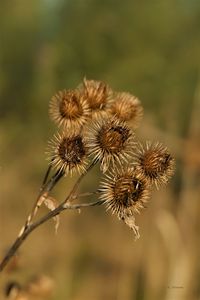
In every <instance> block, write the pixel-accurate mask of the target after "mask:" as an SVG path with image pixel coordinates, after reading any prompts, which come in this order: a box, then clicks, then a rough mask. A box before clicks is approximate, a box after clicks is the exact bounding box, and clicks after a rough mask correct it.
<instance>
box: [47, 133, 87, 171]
mask: <svg viewBox="0 0 200 300" xmlns="http://www.w3.org/2000/svg"><path fill="white" fill-rule="evenodd" d="M87 152H88V148H87V146H86V143H85V140H84V138H83V136H82V135H81V134H67V133H66V132H65V131H64V132H63V133H62V134H57V135H55V136H54V138H53V139H52V140H51V141H50V143H49V160H50V163H51V165H52V166H53V167H54V168H56V169H57V170H60V171H62V172H65V173H66V174H67V173H69V172H70V173H73V172H74V171H76V170H77V171H78V172H79V173H82V172H84V170H85V166H86V163H87V159H86V158H87V154H88V153H87Z"/></svg>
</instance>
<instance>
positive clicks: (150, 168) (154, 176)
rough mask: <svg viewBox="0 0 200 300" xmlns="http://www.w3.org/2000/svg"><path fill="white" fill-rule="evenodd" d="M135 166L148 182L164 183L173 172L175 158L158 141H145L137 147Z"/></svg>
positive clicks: (157, 184)
mask: <svg viewBox="0 0 200 300" xmlns="http://www.w3.org/2000/svg"><path fill="white" fill-rule="evenodd" d="M137 151H138V153H137V161H136V167H137V169H138V171H139V172H140V173H141V174H142V175H143V176H145V178H146V179H147V181H148V182H149V184H155V185H156V187H157V188H158V186H159V185H160V184H166V183H167V182H168V180H169V178H170V177H171V176H172V175H173V174H174V166H175V160H174V158H173V157H172V156H171V154H170V153H169V151H168V150H167V148H166V147H164V146H163V145H162V144H160V143H146V144H145V145H144V146H142V145H139V146H138V148H137Z"/></svg>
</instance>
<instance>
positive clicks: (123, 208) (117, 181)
mask: <svg viewBox="0 0 200 300" xmlns="http://www.w3.org/2000/svg"><path fill="white" fill-rule="evenodd" d="M148 197H149V190H148V184H147V181H146V179H145V177H144V176H142V175H141V174H140V173H139V172H138V171H137V169H135V168H134V167H124V168H120V169H116V170H114V171H112V172H111V173H110V174H108V175H107V176H106V177H105V179H104V181H103V182H102V183H101V187H100V198H101V199H102V200H105V204H106V206H107V209H108V210H111V212H112V213H114V214H116V215H117V216H118V217H119V218H120V219H122V220H124V218H125V217H126V216H130V215H132V214H134V213H135V212H137V213H139V212H140V210H141V209H142V208H144V205H145V203H146V202H147V199H148Z"/></svg>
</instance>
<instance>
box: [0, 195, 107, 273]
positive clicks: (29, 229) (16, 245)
mask: <svg viewBox="0 0 200 300" xmlns="http://www.w3.org/2000/svg"><path fill="white" fill-rule="evenodd" d="M103 203H104V200H99V201H96V202H90V203H81V204H65V206H64V205H63V204H60V205H59V206H58V207H57V208H56V209H54V210H53V211H50V212H49V213H48V214H47V215H45V216H44V217H42V218H41V219H39V220H38V221H36V222H34V223H32V224H31V225H29V226H28V227H27V228H26V229H25V230H24V231H23V233H22V234H21V235H20V236H19V237H18V238H17V239H16V240H15V242H14V243H13V245H12V246H11V247H10V249H9V251H8V252H7V254H6V256H5V257H4V259H3V260H2V262H1V264H0V272H1V271H3V269H4V268H5V267H6V265H7V264H8V262H9V260H10V259H11V257H13V256H14V255H15V253H16V251H17V250H18V249H19V247H20V246H21V245H22V243H23V242H24V241H25V240H26V238H27V237H28V236H29V234H30V233H31V232H32V231H34V230H35V229H36V228H37V227H39V226H40V225H42V224H43V223H45V222H47V221H48V220H50V219H52V218H53V217H55V216H56V215H58V214H60V213H61V212H62V211H63V210H65V209H81V208H86V207H90V206H97V205H101V204H103Z"/></svg>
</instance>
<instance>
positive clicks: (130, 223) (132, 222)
mask: <svg viewBox="0 0 200 300" xmlns="http://www.w3.org/2000/svg"><path fill="white" fill-rule="evenodd" d="M122 220H123V221H124V223H126V225H128V227H129V228H130V229H131V230H133V232H134V234H135V240H137V239H139V238H140V233H139V226H137V225H136V224H135V217H134V216H133V215H130V214H127V215H124V216H123V218H122Z"/></svg>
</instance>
